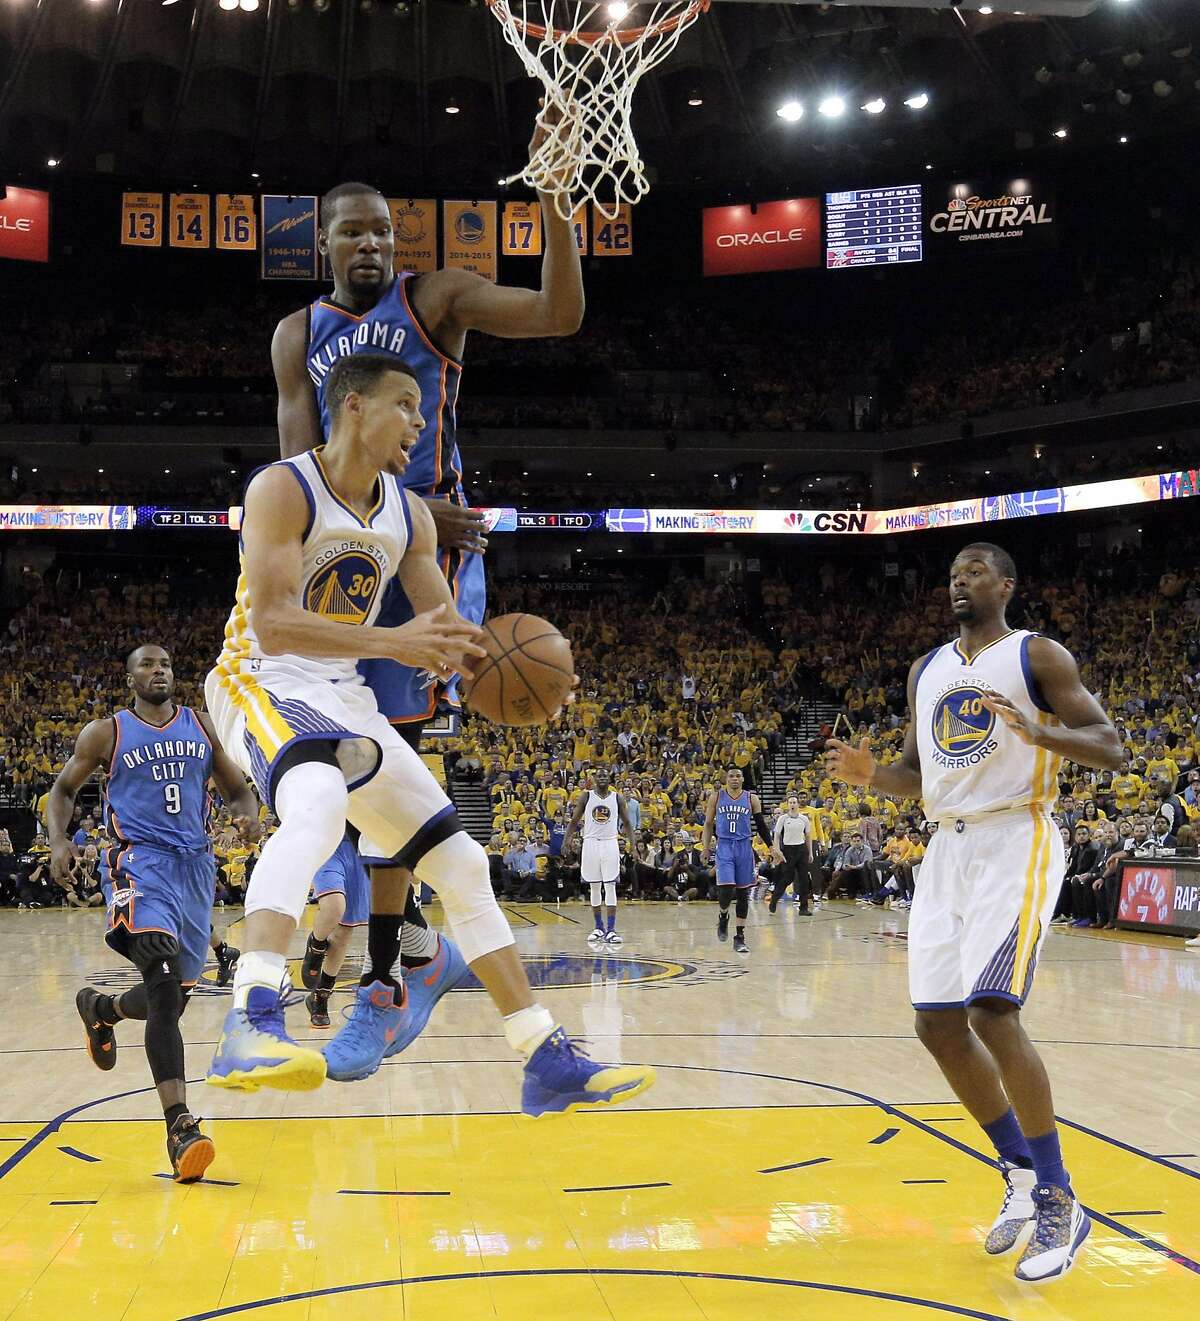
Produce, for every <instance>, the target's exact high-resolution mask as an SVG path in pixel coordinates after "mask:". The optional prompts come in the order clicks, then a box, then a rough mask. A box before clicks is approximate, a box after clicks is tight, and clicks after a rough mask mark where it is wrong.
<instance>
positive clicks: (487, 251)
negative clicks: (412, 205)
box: [442, 202, 498, 281]
mask: <svg viewBox="0 0 1200 1321" xmlns="http://www.w3.org/2000/svg"><path fill="white" fill-rule="evenodd" d="M496 228H497V227H496V203H495V202H443V203H442V251H443V253H444V254H445V255H444V261H445V264H446V265H447V266H457V267H458V268H459V269H460V270H463V271H474V272H475V274H476V275H482V276H483V277H484V279H487V280H493V281H494V280H495V279H496V261H497V246H498V245H497V237H498V236H497V233H496Z"/></svg>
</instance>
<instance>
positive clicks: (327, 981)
mask: <svg viewBox="0 0 1200 1321" xmlns="http://www.w3.org/2000/svg"><path fill="white" fill-rule="evenodd" d="M336 981H337V978H336V977H331V976H330V975H329V974H328V973H327V972H323V973H322V974H321V977H320V980H319V981H318V982H317V990H318V991H320V992H321V994H322V995H327V994H328V993H329V992H330V991H332V990H333V987H334V983H335V982H336Z"/></svg>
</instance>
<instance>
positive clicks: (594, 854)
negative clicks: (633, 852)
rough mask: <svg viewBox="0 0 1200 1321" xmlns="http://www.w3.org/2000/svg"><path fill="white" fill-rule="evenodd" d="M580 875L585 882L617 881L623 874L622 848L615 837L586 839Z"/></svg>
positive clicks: (580, 864)
mask: <svg viewBox="0 0 1200 1321" xmlns="http://www.w3.org/2000/svg"><path fill="white" fill-rule="evenodd" d="M579 875H580V878H581V879H582V880H583V881H584V882H585V883H588V884H590V883H592V882H595V881H615V880H616V879H617V878H618V877H619V876H620V875H621V850H620V847H619V846H618V844H617V841H616V840H615V839H585V840H584V841H583V852H582V854H581V855H580V858H579Z"/></svg>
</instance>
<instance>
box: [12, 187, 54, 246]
mask: <svg viewBox="0 0 1200 1321" xmlns="http://www.w3.org/2000/svg"><path fill="white" fill-rule="evenodd" d="M0 257H8V258H10V259H11V260H13V261H49V260H50V194H49V193H43V192H42V191H41V190H40V189H38V188H13V187H12V186H11V185H9V188H8V194H7V196H6V197H4V198H2V199H0Z"/></svg>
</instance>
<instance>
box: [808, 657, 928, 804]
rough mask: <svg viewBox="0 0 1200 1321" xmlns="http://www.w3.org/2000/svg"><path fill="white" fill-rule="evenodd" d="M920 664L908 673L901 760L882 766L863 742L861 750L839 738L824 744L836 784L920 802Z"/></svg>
mask: <svg viewBox="0 0 1200 1321" xmlns="http://www.w3.org/2000/svg"><path fill="white" fill-rule="evenodd" d="M920 670H921V662H920V661H919V660H916V661H913V663H912V665H911V666H910V667H909V671H908V712H909V722H908V729H906V730H905V732H904V748H903V750H902V751H901V753H900V760H899V761H893V762H891V763H889V764H888V765H887V766H881V765H880V764H879V763H878V762H877V761H876V760H875V758H874V757H873V756H872V755H871V745H870V743H869V742H868V740H867V739H863V740H862V742H861V743H859V745H858V747H857V748H856V747H854V746H853V745H852V744H849V743H843V742H842V740H841V739H840V738H831V739H827V740H826V741H825V749H826V750H825V769H826V771H827V772H828V773H829V775H831V776H832V777H833V778H834V779H836V780H845V781H846V783H847V784H861V785H870V787H871V788H872V789H878V790H879V791H880V792H881V793H885V794H891V795H893V796H894V797H896V798H920V796H921V756H920V753H919V752H918V751H917V731H916V726H915V725H914V724H913V722H912V713H913V711H914V709H915V708H916V704H917V675H918V674H919V673H920Z"/></svg>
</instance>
